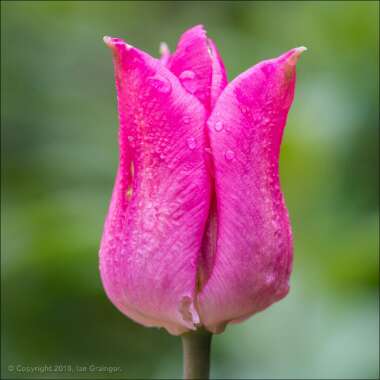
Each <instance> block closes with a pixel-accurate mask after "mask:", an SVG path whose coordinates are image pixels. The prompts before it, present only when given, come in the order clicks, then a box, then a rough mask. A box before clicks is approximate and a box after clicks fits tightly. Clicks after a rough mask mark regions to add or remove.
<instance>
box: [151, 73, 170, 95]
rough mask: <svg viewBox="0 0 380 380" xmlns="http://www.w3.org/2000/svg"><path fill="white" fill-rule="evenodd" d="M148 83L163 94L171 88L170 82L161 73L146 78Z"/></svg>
mask: <svg viewBox="0 0 380 380" xmlns="http://www.w3.org/2000/svg"><path fill="white" fill-rule="evenodd" d="M148 83H149V84H150V85H151V86H152V87H154V88H155V89H157V90H158V91H159V92H162V93H163V94H168V93H169V92H170V91H171V89H172V86H171V84H170V82H169V81H168V80H167V79H166V78H164V77H163V76H161V75H156V76H154V77H150V78H148Z"/></svg>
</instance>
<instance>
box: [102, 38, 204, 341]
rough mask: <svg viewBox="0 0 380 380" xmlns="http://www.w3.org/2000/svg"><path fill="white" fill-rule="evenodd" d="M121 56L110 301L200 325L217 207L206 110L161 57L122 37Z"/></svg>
mask: <svg viewBox="0 0 380 380" xmlns="http://www.w3.org/2000/svg"><path fill="white" fill-rule="evenodd" d="M105 41H106V43H107V45H108V46H110V47H111V48H112V50H113V53H114V63H115V77H116V86H117V94H118V109H119V121H120V130H119V142H120V164H119V169H118V174H117V177H116V182H115V187H114V191H113V195H112V200H111V204H110V208H109V212H108V216H107V219H106V223H105V228H104V234H103V239H102V243H101V249H100V272H101V278H102V281H103V285H104V288H105V290H106V293H107V295H108V297H109V298H110V299H111V301H112V302H113V303H114V304H115V305H116V306H117V307H118V308H119V309H120V310H121V311H122V312H123V313H124V314H126V315H127V316H129V317H131V318H132V319H134V320H136V321H137V322H139V323H142V324H144V325H146V326H158V327H165V328H166V329H167V330H168V331H169V332H171V333H172V334H180V333H183V332H184V331H187V330H189V329H194V328H195V324H197V323H199V316H198V313H197V311H196V309H195V306H194V298H195V288H196V274H197V264H198V260H199V251H200V246H201V240H202V234H203V230H204V226H205V223H206V219H207V214H208V207H209V197H210V194H209V192H210V190H209V179H208V174H207V171H206V166H205V162H204V153H203V149H204V145H205V141H204V140H205V137H204V136H205V133H204V126H205V111H204V108H203V106H202V104H201V103H200V102H199V101H198V100H197V99H196V98H195V97H194V96H193V95H191V94H189V93H188V92H186V91H185V90H184V89H183V87H182V86H181V84H180V83H179V80H178V78H177V77H176V76H175V75H173V74H172V73H171V72H170V71H169V70H168V69H166V68H165V67H164V66H163V65H162V64H161V63H160V61H159V60H156V59H153V58H152V57H150V56H149V55H148V54H146V53H143V52H141V51H139V50H137V49H135V48H133V47H131V46H129V45H127V44H125V43H124V42H122V41H121V40H119V39H113V38H110V37H107V38H105Z"/></svg>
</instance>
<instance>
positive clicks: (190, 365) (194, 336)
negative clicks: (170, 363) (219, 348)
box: [181, 329, 212, 380]
mask: <svg viewBox="0 0 380 380" xmlns="http://www.w3.org/2000/svg"><path fill="white" fill-rule="evenodd" d="M181 337H182V349H183V378H184V380H193V379H203V380H208V379H209V374H210V350H211V338H212V333H210V332H209V331H206V330H204V329H198V330H196V331H191V332H188V333H185V334H183V335H182V336H181Z"/></svg>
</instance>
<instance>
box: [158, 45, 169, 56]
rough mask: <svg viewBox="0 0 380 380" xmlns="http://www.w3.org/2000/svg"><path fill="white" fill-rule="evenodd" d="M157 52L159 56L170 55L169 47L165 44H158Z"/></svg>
mask: <svg viewBox="0 0 380 380" xmlns="http://www.w3.org/2000/svg"><path fill="white" fill-rule="evenodd" d="M159 52H160V54H161V55H167V54H170V50H169V46H168V44H167V43H166V42H160V49H159Z"/></svg>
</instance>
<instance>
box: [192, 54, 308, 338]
mask: <svg viewBox="0 0 380 380" xmlns="http://www.w3.org/2000/svg"><path fill="white" fill-rule="evenodd" d="M303 49H304V48H298V49H293V50H291V51H290V52H288V53H286V54H284V55H282V56H280V57H279V58H277V59H272V60H268V61H264V62H261V63H259V64H258V65H256V66H254V67H253V68H251V69H249V70H248V71H246V72H244V73H243V74H241V75H240V76H239V77H237V78H236V79H235V80H234V81H233V82H232V83H230V84H229V85H228V86H227V87H226V89H225V90H224V92H223V93H222V94H221V95H220V97H219V99H218V100H217V102H216V105H215V108H214V110H213V112H212V114H211V116H210V118H209V120H208V129H209V135H210V142H211V148H212V153H213V157H214V166H215V192H216V210H217V211H216V214H217V217H216V219H217V226H216V230H217V240H216V251H215V254H214V256H212V257H207V258H206V259H207V263H206V265H207V266H208V267H209V269H208V272H209V274H208V277H207V278H206V279H204V283H203V284H202V290H201V293H200V294H199V298H198V303H199V312H200V317H201V321H202V323H203V324H204V325H205V326H206V327H207V328H208V329H209V330H210V331H213V332H220V331H222V330H223V329H224V326H225V324H226V323H227V322H237V321H239V320H241V319H244V318H247V317H249V316H250V315H252V314H254V313H256V312H258V311H260V310H263V309H265V308H266V307H268V306H269V305H270V304H272V303H273V302H275V301H278V300H280V299H281V298H283V297H284V296H285V295H286V294H287V292H288V288H289V287H288V280H289V276H290V272H291V266H292V233H291V226H290V222H289V218H288V212H287V209H286V206H285V203H284V198H283V195H282V192H281V189H280V182H279V173H278V160H279V151H280V144H281V139H282V134H283V129H284V127H285V123H286V118H287V114H288V111H289V108H290V106H291V103H292V100H293V94H294V85H295V63H296V61H297V59H298V56H299V55H300V53H301V52H302V51H303Z"/></svg>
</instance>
